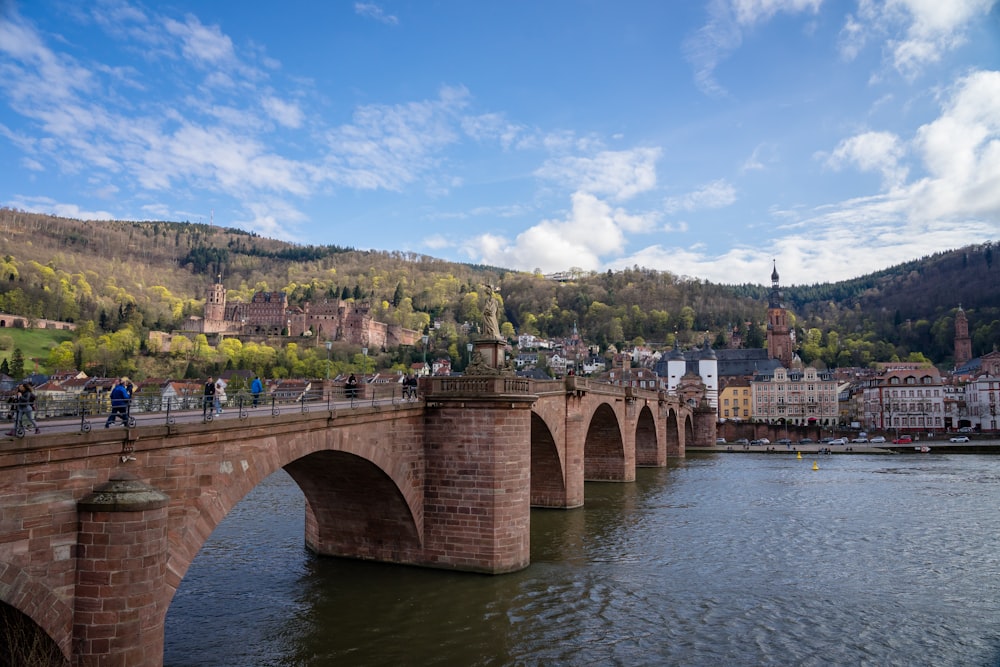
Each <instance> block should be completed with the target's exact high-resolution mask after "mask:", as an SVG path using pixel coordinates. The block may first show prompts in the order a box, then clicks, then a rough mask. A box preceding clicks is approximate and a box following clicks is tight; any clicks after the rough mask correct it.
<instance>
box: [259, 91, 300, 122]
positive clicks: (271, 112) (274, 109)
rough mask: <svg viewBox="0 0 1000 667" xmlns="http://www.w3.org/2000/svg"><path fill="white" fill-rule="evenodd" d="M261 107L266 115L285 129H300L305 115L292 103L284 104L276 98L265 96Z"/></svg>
mask: <svg viewBox="0 0 1000 667" xmlns="http://www.w3.org/2000/svg"><path fill="white" fill-rule="evenodd" d="M261 105H262V106H263V107H264V111H266V112H267V115H268V116H270V117H271V118H273V119H274V120H276V121H277V122H278V123H280V124H281V125H284V126H285V127H290V128H292V129H296V128H299V127H302V122H303V120H304V118H305V114H303V113H302V109H300V108H299V106H298V105H297V104H295V103H294V102H286V101H285V100H282V99H280V98H277V97H273V96H267V97H265V98H264V99H262V100H261Z"/></svg>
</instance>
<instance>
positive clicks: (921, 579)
mask: <svg viewBox="0 0 1000 667" xmlns="http://www.w3.org/2000/svg"><path fill="white" fill-rule="evenodd" d="M811 466H812V461H811V460H796V459H794V458H792V457H790V456H789V457H786V456H780V455H753V454H746V455H744V454H740V455H732V454H730V455H719V456H708V457H692V458H690V459H688V460H686V461H684V462H681V463H680V464H679V465H672V466H671V467H670V468H669V469H649V470H641V471H640V472H639V476H638V479H637V481H636V483H635V484H588V485H587V487H586V505H585V507H583V508H579V509H574V510H568V511H553V510H537V511H534V512H533V514H532V565H531V566H530V567H529V568H527V569H526V570H523V571H521V572H517V573H513V574H510V575H504V576H500V577H488V576H481V575H469V574H461V573H452V572H441V571H433V570H424V569H419V568H407V567H395V566H388V565H381V564H376V563H364V562H352V561H344V560H337V559H327V558H317V557H315V556H313V555H311V554H309V553H307V552H306V551H305V550H304V549H303V547H302V508H301V504H299V505H297V506H296V503H297V502H298V503H301V499H300V494H298V492H297V489H295V487H294V484H292V483H291V481H290V480H289V479H283V478H282V477H281V475H278V476H276V477H275V478H273V479H269V480H268V483H267V484H265V485H263V486H262V487H261V488H259V489H258V490H256V491H255V492H254V494H251V496H252V497H248V499H247V501H245V503H243V504H241V505H240V507H239V508H238V510H239V512H234V514H233V515H231V516H230V517H227V519H226V521H225V522H224V523H223V525H221V526H220V527H219V529H218V530H217V531H216V534H214V535H213V536H212V541H211V542H210V543H209V544H207V545H206V547H205V548H204V549H203V550H202V553H201V554H199V556H198V559H196V561H195V563H194V564H193V565H192V567H191V570H190V571H189V573H188V576H187V577H186V578H185V580H184V582H183V583H182V585H181V588H180V589H179V590H178V594H177V596H176V597H175V600H174V603H173V605H172V607H171V610H170V614H169V615H168V622H167V637H166V639H167V652H166V662H165V664H166V665H167V666H168V667H182V666H186V665H199V666H200V667H211V666H213V665H232V664H240V665H245V666H248V667H249V666H251V665H296V666H311V667H312V666H315V667H319V666H324V665H330V664H365V665H480V666H484V667H488V666H494V665H525V666H530V665H553V664H559V665H574V666H575V665H835V664H836V665H841V664H852V665H879V666H882V665H935V667H936V666H939V665H945V666H948V665H955V666H958V665H962V666H965V665H993V666H996V665H1000V584H998V581H1000V579H998V574H1000V550H998V549H997V548H996V537H995V536H996V535H998V534H1000V515H998V513H997V511H996V509H997V507H996V500H995V498H996V495H997V493H996V492H997V489H996V484H997V483H998V482H1000V457H998V458H995V459H994V458H991V457H974V456H964V457H963V456H935V455H922V456H916V455H914V456H906V455H903V456H899V457H872V456H834V457H824V458H822V459H821V460H820V470H819V471H813V470H812V469H811ZM268 517H270V518H268Z"/></svg>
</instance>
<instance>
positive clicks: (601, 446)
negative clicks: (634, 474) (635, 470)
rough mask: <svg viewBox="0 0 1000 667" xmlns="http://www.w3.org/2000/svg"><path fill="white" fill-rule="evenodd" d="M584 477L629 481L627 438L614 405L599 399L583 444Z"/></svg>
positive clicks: (588, 478)
mask: <svg viewBox="0 0 1000 667" xmlns="http://www.w3.org/2000/svg"><path fill="white" fill-rule="evenodd" d="M583 460H584V462H583V477H584V479H586V480H594V481H612V480H613V481H626V480H628V479H629V476H628V471H627V470H626V466H625V441H624V438H623V437H622V427H621V423H620V422H619V421H618V415H617V414H615V411H614V408H612V407H611V405H610V404H608V403H600V404H599V405H598V406H597V408H596V409H595V410H594V412H593V414H592V415H591V417H590V422H589V425H588V427H587V436H586V438H585V439H584V445H583Z"/></svg>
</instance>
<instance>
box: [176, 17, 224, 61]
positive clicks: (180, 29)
mask: <svg viewBox="0 0 1000 667" xmlns="http://www.w3.org/2000/svg"><path fill="white" fill-rule="evenodd" d="M163 25H164V27H165V28H166V30H167V32H168V33H170V34H171V35H173V36H174V37H177V38H179V39H180V40H181V45H180V46H181V52H182V53H183V54H184V56H185V57H186V58H187V59H188V60H189V61H191V62H193V63H197V64H199V65H202V66H204V67H229V66H232V65H234V64H235V63H236V53H235V51H234V50H233V42H232V40H231V39H229V37H228V36H227V35H224V34H222V30H220V29H219V26H206V25H203V24H202V23H201V21H199V20H198V18H197V17H196V16H192V15H190V14H189V15H188V16H187V21H186V22H185V23H181V22H179V21H175V20H173V19H165V20H164V22H163Z"/></svg>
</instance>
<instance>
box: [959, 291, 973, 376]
mask: <svg viewBox="0 0 1000 667" xmlns="http://www.w3.org/2000/svg"><path fill="white" fill-rule="evenodd" d="M970 359H972V337H971V336H969V320H968V318H966V317H965V311H964V310H962V306H961V304H959V306H958V312H957V313H955V368H959V367H960V366H964V365H965V364H966V363H967V362H968V361H969V360H970Z"/></svg>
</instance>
